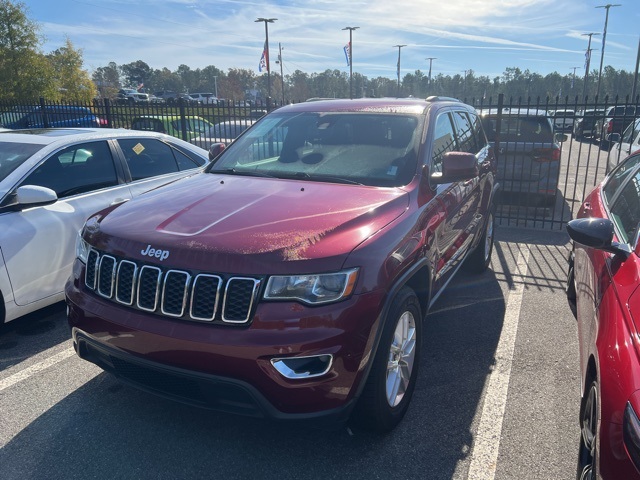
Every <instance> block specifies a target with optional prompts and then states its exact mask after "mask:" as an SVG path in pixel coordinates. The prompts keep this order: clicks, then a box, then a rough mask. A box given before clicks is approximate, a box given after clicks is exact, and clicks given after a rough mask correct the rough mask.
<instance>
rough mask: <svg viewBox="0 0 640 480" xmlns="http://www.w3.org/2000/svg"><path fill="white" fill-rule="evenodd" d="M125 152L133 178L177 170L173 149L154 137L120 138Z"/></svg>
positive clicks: (137, 178) (121, 146) (139, 178)
mask: <svg viewBox="0 0 640 480" xmlns="http://www.w3.org/2000/svg"><path fill="white" fill-rule="evenodd" d="M118 143H119V144H120V148H122V152H123V153H124V156H125V159H126V160H127V165H128V166H129V171H130V172H131V179H132V180H141V179H143V178H148V177H154V176H156V175H163V174H166V173H173V172H177V171H178V170H179V169H178V164H177V162H176V159H175V157H174V156H173V149H172V148H171V147H169V146H168V145H167V144H165V143H162V142H160V141H158V140H155V139H152V138H126V139H120V140H118Z"/></svg>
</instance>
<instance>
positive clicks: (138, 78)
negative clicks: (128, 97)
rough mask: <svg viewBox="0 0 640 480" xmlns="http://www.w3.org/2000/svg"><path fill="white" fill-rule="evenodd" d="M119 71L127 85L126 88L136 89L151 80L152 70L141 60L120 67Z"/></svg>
mask: <svg viewBox="0 0 640 480" xmlns="http://www.w3.org/2000/svg"><path fill="white" fill-rule="evenodd" d="M120 71H121V72H122V76H123V77H124V79H125V81H126V82H127V84H126V85H125V86H126V87H130V88H137V87H138V85H139V84H141V83H142V84H144V83H145V82H147V81H148V80H149V79H150V78H151V74H152V69H151V67H149V65H147V64H146V63H145V62H143V61H142V60H136V61H135V62H131V63H127V64H125V65H121V66H120Z"/></svg>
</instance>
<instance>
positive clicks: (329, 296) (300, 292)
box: [264, 268, 358, 305]
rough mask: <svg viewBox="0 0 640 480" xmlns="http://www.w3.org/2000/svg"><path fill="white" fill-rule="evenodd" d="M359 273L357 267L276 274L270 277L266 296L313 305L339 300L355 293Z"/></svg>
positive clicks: (266, 297) (268, 298)
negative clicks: (330, 270) (310, 273)
mask: <svg viewBox="0 0 640 480" xmlns="http://www.w3.org/2000/svg"><path fill="white" fill-rule="evenodd" d="M357 275H358V269H357V268H353V269H350V270H343V271H342V272H336V273H321V274H317V275H276V276H273V277H270V278H269V281H268V282H267V288H266V290H265V293H264V298H265V299H266V300H297V301H300V302H303V303H308V304H311V305H318V304H322V303H330V302H337V301H339V300H342V299H344V298H347V297H348V296H350V295H351V294H352V293H353V290H354V288H355V285H356V278H357Z"/></svg>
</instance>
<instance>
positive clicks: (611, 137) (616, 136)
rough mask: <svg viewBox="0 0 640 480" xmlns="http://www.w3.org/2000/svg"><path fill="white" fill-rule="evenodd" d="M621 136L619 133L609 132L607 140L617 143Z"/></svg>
mask: <svg viewBox="0 0 640 480" xmlns="http://www.w3.org/2000/svg"><path fill="white" fill-rule="evenodd" d="M621 138H622V137H621V136H620V134H619V133H610V134H609V135H607V140H608V141H610V142H611V143H619V142H620V139H621Z"/></svg>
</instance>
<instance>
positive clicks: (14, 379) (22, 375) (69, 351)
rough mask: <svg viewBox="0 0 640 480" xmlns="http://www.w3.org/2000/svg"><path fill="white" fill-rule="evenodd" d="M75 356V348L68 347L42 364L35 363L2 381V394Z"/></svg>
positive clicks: (0, 381)
mask: <svg viewBox="0 0 640 480" xmlns="http://www.w3.org/2000/svg"><path fill="white" fill-rule="evenodd" d="M73 355H75V350H74V349H73V347H67V348H65V349H64V350H62V351H61V352H59V353H56V354H55V355H52V356H50V357H47V358H45V359H44V360H42V361H41V362H38V363H35V364H33V365H31V366H30V367H27V368H25V369H23V370H20V371H19V372H17V373H14V374H13V375H11V376H9V377H7V378H4V379H2V380H0V392H2V391H3V390H6V389H7V388H9V387H11V386H13V385H15V384H16V383H19V382H21V381H23V380H26V379H27V378H29V377H32V376H33V375H35V374H37V373H39V372H41V371H43V370H46V369H47V368H49V367H52V366H54V365H55V364H57V363H60V362H62V361H63V360H66V359H67V358H69V357H72V356H73Z"/></svg>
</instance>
